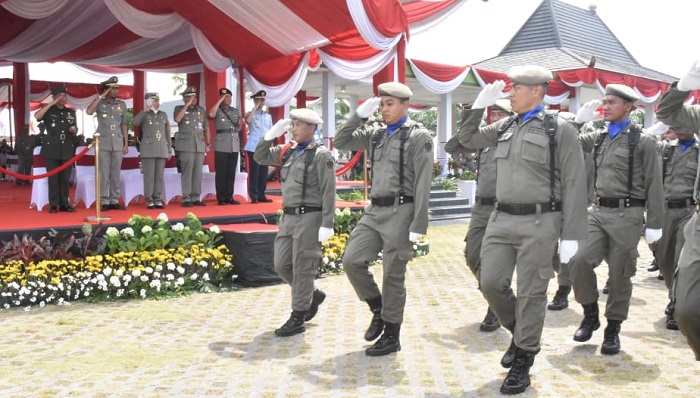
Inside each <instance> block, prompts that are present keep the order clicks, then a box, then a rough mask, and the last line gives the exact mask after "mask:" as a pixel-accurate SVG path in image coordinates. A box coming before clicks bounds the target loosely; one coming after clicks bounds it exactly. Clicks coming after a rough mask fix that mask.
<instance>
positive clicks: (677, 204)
mask: <svg viewBox="0 0 700 398" xmlns="http://www.w3.org/2000/svg"><path fill="white" fill-rule="evenodd" d="M666 206H667V207H668V208H669V209H681V208H683V207H690V206H695V200H693V198H686V199H669V200H667V201H666Z"/></svg>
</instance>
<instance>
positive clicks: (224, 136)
mask: <svg viewBox="0 0 700 398" xmlns="http://www.w3.org/2000/svg"><path fill="white" fill-rule="evenodd" d="M231 95H232V93H231V90H229V89H227V88H225V87H224V88H221V89H219V100H218V101H217V102H216V104H214V106H212V107H211V108H210V109H209V113H208V116H209V117H210V118H211V119H214V124H215V126H216V136H215V138H214V167H215V168H216V177H215V180H216V199H217V200H218V202H219V204H220V205H225V204H232V205H237V204H240V202H238V201H237V200H235V199H234V198H233V186H234V184H235V182H236V166H237V165H238V153H239V152H240V151H241V135H240V134H241V129H242V128H243V118H241V112H240V111H239V110H238V109H236V108H234V107H232V106H231V99H232V98H231Z"/></svg>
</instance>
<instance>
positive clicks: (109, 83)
mask: <svg viewBox="0 0 700 398" xmlns="http://www.w3.org/2000/svg"><path fill="white" fill-rule="evenodd" d="M101 84H102V88H103V89H107V88H119V79H118V78H117V77H116V76H112V77H110V78H109V79H107V80H105V81H103V82H102V83H101Z"/></svg>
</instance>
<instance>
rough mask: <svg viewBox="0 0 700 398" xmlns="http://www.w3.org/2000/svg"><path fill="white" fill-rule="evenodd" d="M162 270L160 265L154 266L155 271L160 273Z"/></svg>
mask: <svg viewBox="0 0 700 398" xmlns="http://www.w3.org/2000/svg"><path fill="white" fill-rule="evenodd" d="M162 270H163V266H162V265H160V264H157V265H156V271H158V272H160V271H162Z"/></svg>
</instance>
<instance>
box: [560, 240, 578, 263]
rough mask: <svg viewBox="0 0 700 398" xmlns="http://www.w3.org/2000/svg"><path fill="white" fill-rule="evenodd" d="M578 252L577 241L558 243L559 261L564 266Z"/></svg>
mask: <svg viewBox="0 0 700 398" xmlns="http://www.w3.org/2000/svg"><path fill="white" fill-rule="evenodd" d="M577 251H578V241H577V240H562V241H560V242H559V261H561V263H562V264H566V263H568V262H569V261H571V259H572V258H573V257H574V255H575V254H576V252H577Z"/></svg>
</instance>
